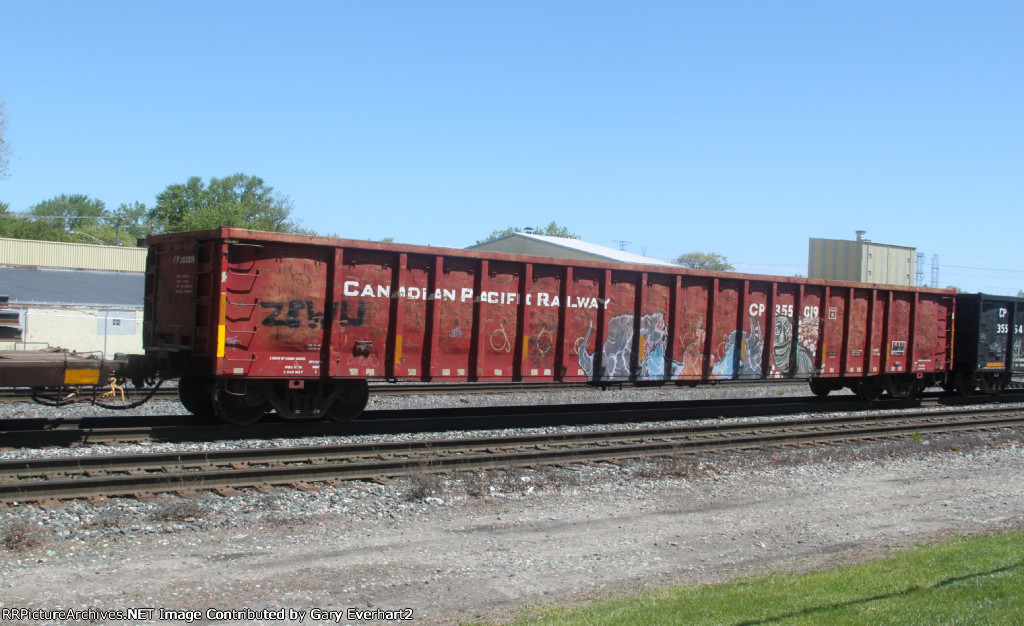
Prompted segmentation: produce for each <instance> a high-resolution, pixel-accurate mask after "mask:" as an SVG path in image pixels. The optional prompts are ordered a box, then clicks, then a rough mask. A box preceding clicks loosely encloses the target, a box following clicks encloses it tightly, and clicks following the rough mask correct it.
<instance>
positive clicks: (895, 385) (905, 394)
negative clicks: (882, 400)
mask: <svg viewBox="0 0 1024 626" xmlns="http://www.w3.org/2000/svg"><path fill="white" fill-rule="evenodd" d="M922 390H923V387H921V385H920V383H919V382H918V380H917V379H916V378H913V377H910V376H886V377H885V392H886V393H887V394H889V396H890V397H892V398H896V399H897V400H912V399H914V398H916V397H917V396H918V394H919V393H920V392H921V391H922Z"/></svg>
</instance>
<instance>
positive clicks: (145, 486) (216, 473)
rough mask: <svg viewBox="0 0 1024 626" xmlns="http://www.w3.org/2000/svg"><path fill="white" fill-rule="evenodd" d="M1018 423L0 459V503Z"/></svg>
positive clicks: (909, 417) (1003, 418) (707, 429)
mask: <svg viewBox="0 0 1024 626" xmlns="http://www.w3.org/2000/svg"><path fill="white" fill-rule="evenodd" d="M1022 425H1024V410H1022V409H1020V408H1005V407H997V408H986V409H974V410H968V411H965V410H957V411H949V412H944V413H943V412H935V411H916V412H906V411H901V412H891V413H887V414H882V415H871V416H842V417H833V418H824V419H814V420H806V419H804V420H785V421H773V422H760V423H744V424H717V423H716V424H704V425H698V426H685V427H654V428H641V429H627V430H621V429H619V430H605V431H590V432H573V433H554V434H542V435H521V436H509V437H484V438H466V439H439V440H424V441H414V442H378V443H367V444H343V445H324V446H312V447H311V446H302V447H291V448H253V449H232V450H221V451H200V452H176V453H158V454H132V455H92V456H80V457H62V458H36V459H24V460H14V461H3V462H0V502H5V503H10V502H24V501H46V500H56V499H64V498H84V497H95V496H123V495H139V494H151V493H159V492H182V491H189V492H191V491H196V490H217V489H233V488H238V487H258V486H263V485H295V486H304V485H305V484H307V483H311V482H328V483H333V482H335V481H344V480H357V479H373V478H384V477H392V476H401V475H407V474H411V473H419V472H430V473H434V472H450V471H465V470H472V469H481V468H507V467H515V466H538V465H547V464H558V463H571V462H580V461H601V460H618V459H626V458H638V457H651V456H665V455H677V454H695V453H699V452H709V451H720V450H737V449H749V448H760V447H768V446H780V445H794V444H813V443H823V442H833V443H834V442H843V441H847V442H848V441H863V440H871V439H882V438H893V437H905V436H916V435H920V434H921V433H939V432H954V431H963V430H990V429H1001V428H1010V427H1020V426H1022Z"/></svg>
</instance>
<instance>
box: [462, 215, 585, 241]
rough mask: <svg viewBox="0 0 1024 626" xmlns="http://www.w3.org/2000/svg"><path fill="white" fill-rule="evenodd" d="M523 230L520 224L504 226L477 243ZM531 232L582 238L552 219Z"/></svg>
mask: <svg viewBox="0 0 1024 626" xmlns="http://www.w3.org/2000/svg"><path fill="white" fill-rule="evenodd" d="M522 232H527V231H526V229H523V228H519V227H518V226H509V227H508V228H502V229H501V230H496V231H494V232H492V233H491V234H490V235H488V236H487V238H486V239H479V240H477V243H483V242H485V241H491V240H493V239H500V238H502V237H507V236H508V235H511V234H513V233H522ZM529 232H530V233H531V234H534V235H546V236H548V237H564V238H566V239H579V238H580V236H579V235H577V234H576V233H574V232H572V231H570V230H569V229H568V228H566V227H564V226H559V225H558V222H555V221H554V220H552V221H551V223H550V224H548V225H547V226H544V227H543V228H531V229H529Z"/></svg>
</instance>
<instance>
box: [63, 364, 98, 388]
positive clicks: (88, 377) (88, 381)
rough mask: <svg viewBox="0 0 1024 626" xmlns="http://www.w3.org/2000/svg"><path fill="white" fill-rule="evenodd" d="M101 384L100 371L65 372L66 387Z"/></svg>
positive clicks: (75, 370)
mask: <svg viewBox="0 0 1024 626" xmlns="http://www.w3.org/2000/svg"><path fill="white" fill-rule="evenodd" d="M99 382H100V371H99V369H84V368H83V369H73V370H72V369H68V370H64V384H65V385H97V384H99Z"/></svg>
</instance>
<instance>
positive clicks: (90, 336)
mask: <svg viewBox="0 0 1024 626" xmlns="http://www.w3.org/2000/svg"><path fill="white" fill-rule="evenodd" d="M10 308H11V309H21V310H22V311H23V312H24V313H23V316H22V319H23V324H24V335H23V337H24V345H19V346H18V349H21V348H27V349H29V350H32V349H38V348H41V347H45V346H50V347H54V348H65V349H68V350H74V351H76V352H97V353H101V354H103V355H104V356H105V357H107V358H110V357H113V356H114V354H115V353H117V352H125V353H129V354H142V309H141V308H138V309H131V308H106V307H73V306H68V307H46V306H39V307H35V306H29V307H25V306H22V307H17V306H12V307H10ZM12 347H13V346H12Z"/></svg>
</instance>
